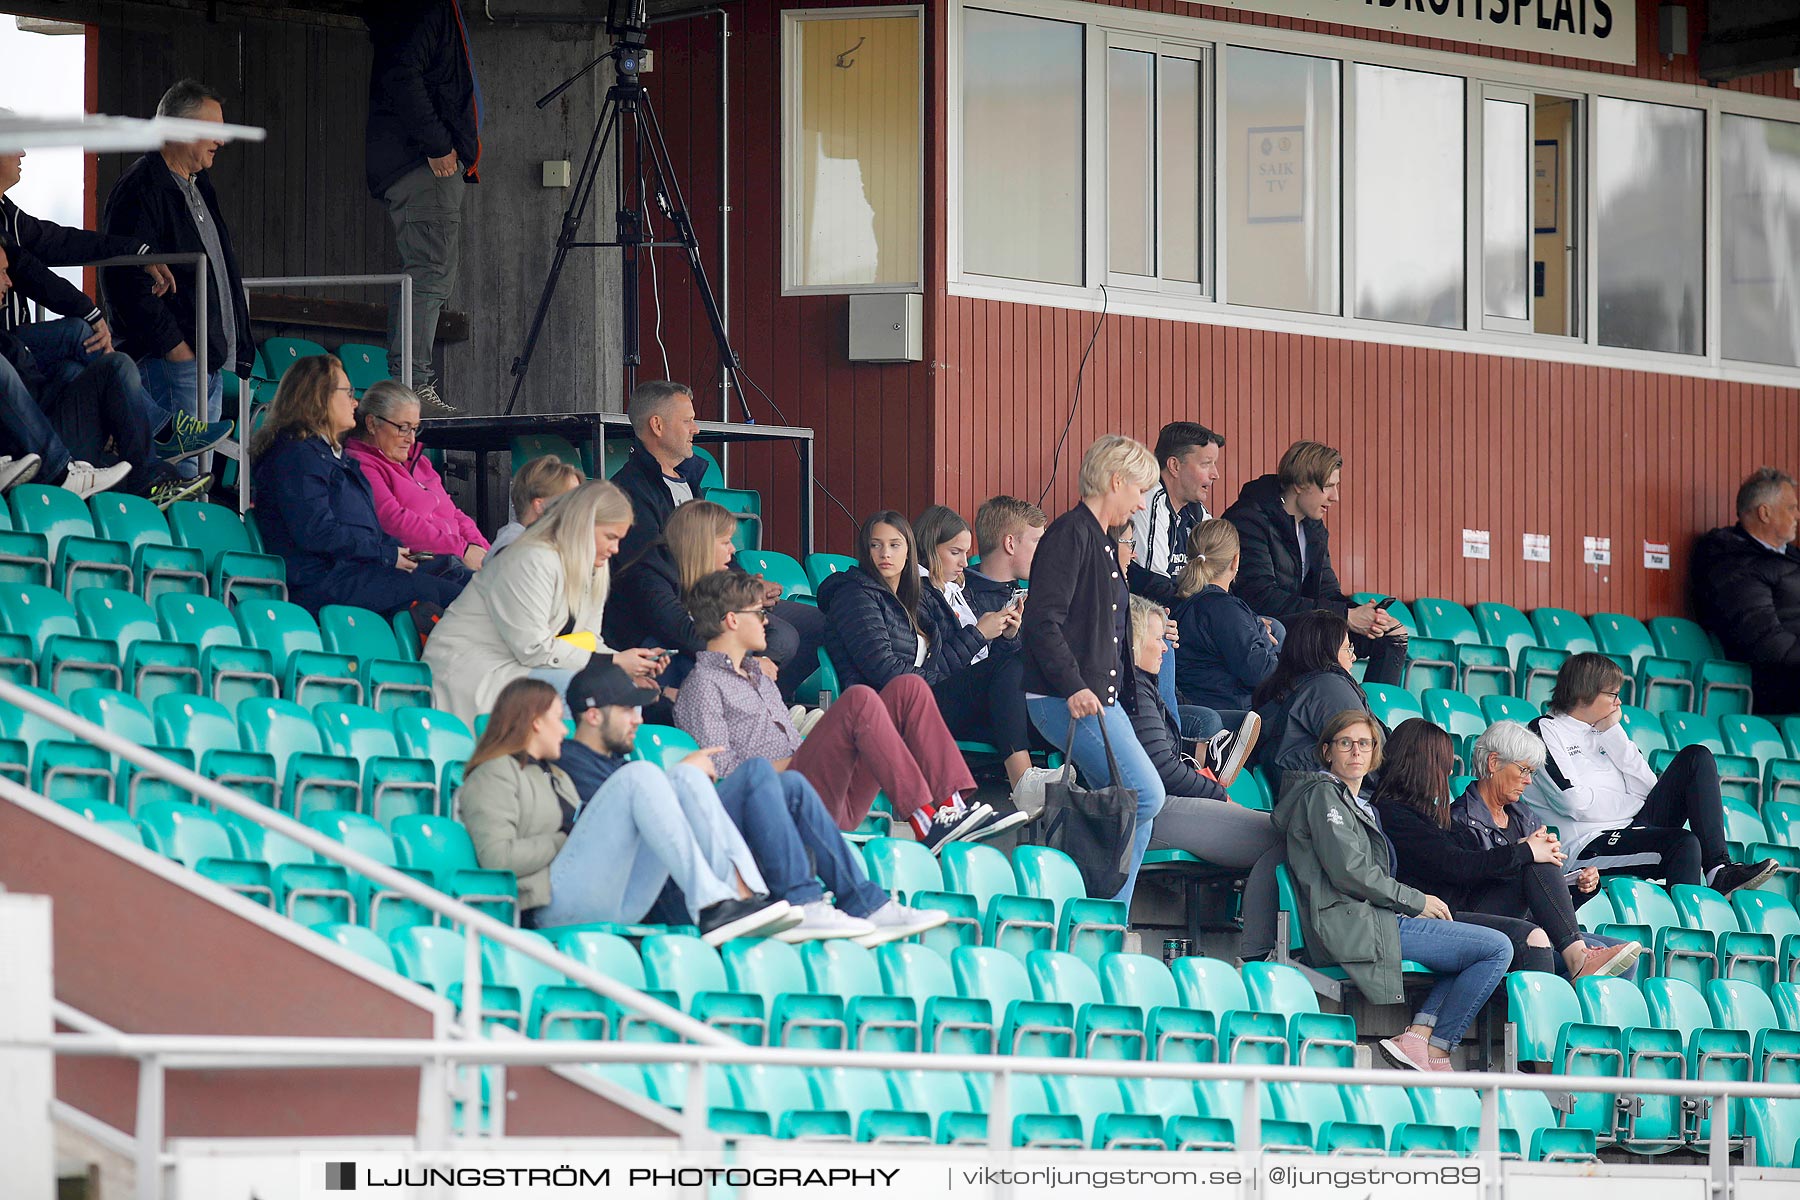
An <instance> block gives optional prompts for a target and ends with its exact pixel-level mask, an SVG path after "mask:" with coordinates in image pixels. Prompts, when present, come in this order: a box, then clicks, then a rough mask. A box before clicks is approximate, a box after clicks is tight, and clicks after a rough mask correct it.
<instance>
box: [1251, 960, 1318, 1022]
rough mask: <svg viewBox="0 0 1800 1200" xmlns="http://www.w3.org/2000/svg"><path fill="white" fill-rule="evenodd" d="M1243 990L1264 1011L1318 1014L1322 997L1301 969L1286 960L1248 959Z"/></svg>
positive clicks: (1254, 1004)
mask: <svg viewBox="0 0 1800 1200" xmlns="http://www.w3.org/2000/svg"><path fill="white" fill-rule="evenodd" d="M1242 974H1243V981H1244V992H1245V994H1246V995H1247V996H1248V997H1249V1001H1250V1006H1251V1007H1252V1008H1255V1009H1257V1010H1259V1011H1261V1012H1271V1013H1286V1014H1288V1015H1289V1016H1290V1017H1291V1016H1293V1015H1294V1014H1296V1013H1316V1012H1318V1011H1319V997H1318V996H1317V995H1316V994H1314V992H1313V989H1312V984H1310V983H1308V982H1307V981H1306V976H1305V975H1302V974H1301V973H1300V971H1299V969H1298V968H1296V967H1290V966H1287V965H1285V964H1283V963H1271V962H1247V963H1245V964H1244V970H1243V973H1242Z"/></svg>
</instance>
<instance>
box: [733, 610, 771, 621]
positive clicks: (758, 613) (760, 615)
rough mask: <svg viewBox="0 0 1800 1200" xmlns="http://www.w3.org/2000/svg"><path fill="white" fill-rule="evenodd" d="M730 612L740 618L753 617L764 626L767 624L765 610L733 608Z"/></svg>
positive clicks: (766, 612)
mask: <svg viewBox="0 0 1800 1200" xmlns="http://www.w3.org/2000/svg"><path fill="white" fill-rule="evenodd" d="M731 611H732V612H734V613H736V614H737V615H738V616H740V617H755V618H757V619H758V620H760V621H761V622H762V623H763V624H764V625H767V624H768V623H769V610H768V609H766V608H734V609H732V610H731Z"/></svg>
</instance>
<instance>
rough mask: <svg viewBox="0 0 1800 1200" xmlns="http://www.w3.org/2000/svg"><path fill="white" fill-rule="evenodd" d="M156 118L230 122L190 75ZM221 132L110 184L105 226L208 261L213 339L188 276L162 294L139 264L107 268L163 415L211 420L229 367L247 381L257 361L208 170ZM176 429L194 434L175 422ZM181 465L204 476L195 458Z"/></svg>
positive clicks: (113, 300) (119, 330)
mask: <svg viewBox="0 0 1800 1200" xmlns="http://www.w3.org/2000/svg"><path fill="white" fill-rule="evenodd" d="M156 115H157V116H159V117H185V118H187V119H189V120H194V121H213V122H220V123H222V122H223V121H224V120H225V109H224V107H223V104H222V103H221V99H220V96H219V93H217V92H215V91H213V90H212V89H211V88H209V87H207V86H206V85H205V84H203V83H200V82H198V81H197V80H193V79H183V80H182V81H180V82H179V83H177V84H175V85H174V86H173V87H171V88H170V89H169V90H168V91H166V92H164V93H163V97H162V99H161V100H160V101H159V102H158V103H157V105H156ZM224 144H225V143H224V142H223V141H222V140H219V139H216V138H204V139H202V140H200V141H196V142H169V143H167V144H165V145H164V146H163V147H162V149H160V150H152V151H150V152H149V153H147V154H145V155H144V156H143V157H142V158H140V159H138V160H137V161H136V162H134V163H132V164H131V166H129V167H127V168H126V169H125V172H124V174H122V175H120V176H119V181H118V182H117V183H115V184H113V189H112V193H111V194H110V195H109V196H107V198H106V210H105V212H104V214H103V215H102V219H101V224H102V227H103V228H104V229H105V230H106V232H107V233H109V234H112V235H114V236H116V237H121V238H125V239H127V240H135V241H137V242H140V243H145V244H148V245H151V246H154V247H155V248H156V249H157V250H158V251H159V252H161V253H164V254H204V255H205V256H206V261H207V281H206V282H207V292H206V306H207V317H206V345H204V346H199V345H196V344H195V343H196V341H197V340H198V337H199V321H198V314H197V313H196V312H195V308H194V304H195V297H197V296H198V295H199V289H198V288H197V287H195V286H193V285H192V283H191V282H189V280H188V277H187V276H186V272H187V268H183V275H182V276H178V277H177V282H178V284H179V286H177V287H176V288H174V289H173V290H169V291H165V292H164V293H162V294H161V295H158V294H157V293H156V290H155V288H154V287H153V285H152V282H151V280H150V279H149V277H147V276H146V275H145V274H144V272H143V271H141V270H139V269H137V268H135V267H109V268H107V269H106V270H104V271H102V272H101V273H100V282H101V288H102V290H103V291H104V293H105V297H106V303H107V307H108V308H109V309H110V310H111V312H112V324H113V327H114V332H115V336H116V337H117V339H118V344H119V349H121V350H122V351H124V352H125V353H126V354H129V355H131V357H132V358H134V359H136V360H137V364H138V370H139V372H140V373H141V374H142V375H143V380H144V387H145V389H146V390H147V391H148V392H149V393H150V396H151V398H152V399H154V400H155V401H156V403H157V405H158V406H159V407H161V408H162V409H163V411H164V412H169V413H185V414H187V416H189V417H191V418H192V419H193V420H195V421H199V422H203V423H205V424H212V423H214V422H216V421H218V420H219V416H220V413H221V410H222V409H223V407H224V378H223V376H222V375H221V374H220V372H222V371H235V372H237V374H238V375H240V376H242V377H245V378H248V377H249V374H250V365H251V363H252V361H253V360H254V359H255V357H256V345H255V343H254V342H253V341H252V340H251V336H250V300H249V297H248V295H247V294H246V293H245V291H244V279H243V275H242V274H241V273H240V272H239V270H238V262H237V254H236V252H235V251H234V250H233V249H232V245H231V231H230V230H228V229H227V228H226V227H225V222H224V221H223V219H222V218H221V216H220V213H219V201H218V197H217V195H215V194H214V192H213V186H212V180H211V179H210V177H209V175H208V172H209V171H210V170H211V168H212V165H213V159H214V157H215V156H216V155H217V154H218V152H219V147H220V146H222V145H224ZM202 372H204V374H205V378H206V411H204V412H195V411H194V407H195V404H196V394H197V391H198V387H199V382H200V378H201V373H202ZM175 422H176V425H177V426H178V427H180V428H178V430H177V432H181V431H182V429H188V430H191V429H192V428H193V426H192V425H190V424H189V423H188V422H185V421H183V420H182V419H181V418H180V417H176V418H175ZM177 470H178V471H180V473H181V474H182V475H184V476H193V475H195V474H197V473H198V470H199V468H198V465H197V463H196V462H195V461H194V460H192V459H190V460H188V461H187V462H184V463H182V464H181V465H180V466H179V467H178V468H177Z"/></svg>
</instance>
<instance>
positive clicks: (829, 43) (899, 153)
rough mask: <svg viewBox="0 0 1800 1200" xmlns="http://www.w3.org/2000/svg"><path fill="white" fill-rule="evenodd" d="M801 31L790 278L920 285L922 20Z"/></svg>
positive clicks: (805, 26) (828, 24) (828, 23)
mask: <svg viewBox="0 0 1800 1200" xmlns="http://www.w3.org/2000/svg"><path fill="white" fill-rule="evenodd" d="M795 29H796V31H797V34H798V38H799V46H798V48H797V53H796V55H795V63H796V66H797V71H798V75H799V85H800V95H799V103H800V114H799V127H798V129H797V131H796V143H797V144H796V145H794V146H793V147H792V148H791V150H790V152H791V153H792V154H793V155H794V156H795V169H796V171H797V172H798V174H797V176H796V179H795V182H796V184H797V185H798V186H797V188H796V192H797V198H798V201H799V205H800V216H799V221H798V223H797V225H790V228H793V229H794V230H795V232H794V234H793V236H795V237H798V238H799V239H800V245H799V248H798V250H799V253H798V261H799V278H797V279H795V280H793V281H792V282H793V283H794V284H795V285H797V286H802V287H832V286H846V287H849V286H856V285H868V284H902V285H904V284H918V283H920V282H922V281H921V279H920V267H921V259H920V252H919V248H920V243H921V238H922V236H923V234H922V224H921V222H922V209H921V192H922V190H923V189H922V187H921V181H920V178H919V164H920V157H919V154H920V138H921V136H922V134H921V121H920V103H921V98H920V74H919V70H920V63H919V21H918V18H917V17H914V16H896V17H870V18H857V19H853V20H819V21H801V22H799V23H798V24H797V25H796V26H795ZM852 46H854V47H855V48H856V50H855V53H854V54H853V55H847V54H846V51H848V50H849V48H850V47H852ZM840 59H842V60H843V61H845V62H847V63H848V64H849V65H848V66H844V65H840Z"/></svg>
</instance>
